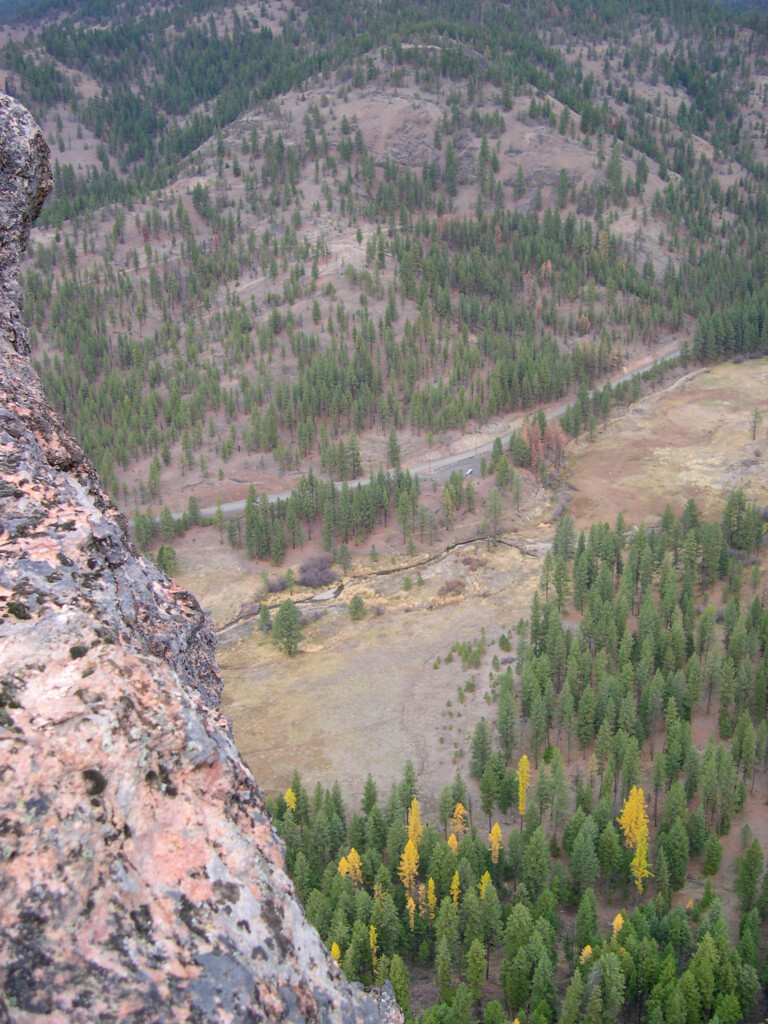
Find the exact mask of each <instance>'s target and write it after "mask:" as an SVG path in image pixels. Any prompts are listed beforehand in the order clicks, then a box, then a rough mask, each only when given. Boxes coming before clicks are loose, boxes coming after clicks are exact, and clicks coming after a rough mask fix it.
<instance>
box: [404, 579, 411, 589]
mask: <svg viewBox="0 0 768 1024" xmlns="http://www.w3.org/2000/svg"><path fill="white" fill-rule="evenodd" d="M412 586H413V580H412V579H411V577H410V576H404V577H403V590H410V589H411V587H412Z"/></svg>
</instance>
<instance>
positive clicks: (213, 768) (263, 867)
mask: <svg viewBox="0 0 768 1024" xmlns="http://www.w3.org/2000/svg"><path fill="white" fill-rule="evenodd" d="M50 188H51V172H50V165H49V158H48V149H47V146H46V144H45V142H44V141H43V139H42V136H41V134H40V131H39V129H38V128H37V126H36V125H35V124H34V122H33V120H32V118H31V117H30V115H29V114H28V113H27V111H26V110H25V109H24V108H23V107H21V106H20V105H19V104H18V103H16V102H15V101H14V100H12V99H10V98H9V97H7V96H4V95H2V94H0V392H2V403H1V404H0V1022H6V1021H14V1022H25V1024H26V1022H32V1021H37V1020H43V1019H44V1020H45V1021H49V1022H52V1024H57V1022H61V1024H65V1022H67V1024H78V1022H91V1021H100V1022H105V1024H106V1022H110V1021H130V1022H132V1024H139V1022H153V1021H158V1022H160V1021H190V1022H208V1021H212V1022H213V1021H215V1022H219V1021H220V1022H232V1024H234V1022H239V1021H272V1020H275V1021H277V1020H281V1021H282V1020H285V1021H296V1022H299V1021H318V1022H320V1021H328V1022H336V1021H339V1022H347V1021H349V1022H357V1021H359V1022H371V1024H374V1022H379V1021H388V1022H392V1024H395V1022H400V1021H402V1019H403V1015H402V1013H401V1011H400V1010H399V1008H398V1007H397V1005H396V1003H395V1002H394V1000H393V999H392V996H391V989H390V988H388V986H387V987H385V989H384V990H383V991H382V992H380V993H366V992H364V991H363V990H362V989H361V988H359V987H358V986H355V985H350V984H348V983H347V981H346V980H345V978H344V976H343V974H342V973H341V971H340V970H339V968H338V967H337V965H336V964H335V962H334V961H333V959H332V958H331V957H330V956H329V954H328V952H327V950H326V949H325V947H324V946H323V944H322V942H321V941H320V938H319V936H318V935H317V933H316V932H315V930H314V929H313V928H312V926H311V925H310V924H309V923H308V922H307V921H306V919H305V917H304V914H303V911H302V909H301V906H300V904H299V902H298V900H297V899H296V896H295V894H294V891H293V887H292V885H291V882H290V880H289V879H288V877H287V875H286V874H285V869H284V857H283V848H282V845H281V842H280V840H279V838H278V837H277V835H276V834H275V832H274V830H273V828H272V826H271V823H270V821H269V818H268V816H267V813H266V811H265V809H264V804H263V801H262V798H261V795H260V793H259V790H258V787H257V785H256V783H255V781H254V779H253V776H252V775H251V773H250V771H249V770H248V768H247V767H246V766H245V765H244V764H243V762H242V761H241V759H240V757H239V754H238V752H237V750H236V748H235V745H234V742H233V740H232V735H231V731H230V729H229V725H228V722H227V720H226V719H225V718H224V717H223V716H222V715H221V714H220V713H219V710H218V709H219V697H220V692H221V677H220V675H219V671H218V668H217V666H216V662H215V659H214V638H213V632H212V630H211V627H210V623H209V621H208V619H207V617H206V615H205V614H204V612H203V611H202V610H201V608H200V606H199V605H198V603H197V601H196V600H195V599H194V597H192V596H191V595H190V594H188V593H186V592H185V591H183V590H181V589H180V588H179V587H177V586H175V585H174V584H173V583H172V582H171V581H170V580H169V579H168V578H167V577H166V576H164V575H163V574H162V573H160V572H158V571H157V569H156V568H155V567H154V566H153V565H152V564H151V563H150V562H149V561H147V560H146V559H145V558H143V557H142V556H140V555H139V554H138V553H137V551H136V550H135V548H134V547H133V545H132V543H131V541H130V539H129V537H128V535H127V531H126V524H125V521H124V519H123V517H122V515H121V514H120V513H119V512H118V511H117V509H116V508H115V507H114V506H113V505H112V504H111V503H110V501H109V499H108V498H107V497H106V495H105V494H104V493H103V492H102V491H101V489H100V487H99V483H98V480H97V477H96V474H95V472H94V470H93V468H92V466H91V465H90V463H89V462H88V460H87V459H86V457H85V455H84V453H83V451H82V449H81V448H80V446H79V445H78V444H77V442H76V441H74V440H73V439H72V438H71V437H70V436H69V435H68V434H67V432H66V430H65V429H64V427H63V426H62V425H61V423H60V422H59V421H58V419H57V418H56V416H55V415H54V414H53V412H52V411H51V409H50V408H49V406H48V405H47V402H46V400H45V396H44V394H43V391H42V388H41V386H40V382H39V381H38V379H37V376H36V374H35V373H34V370H33V369H32V366H31V365H30V363H29V360H28V358H27V355H28V352H29V344H28V340H27V332H26V329H25V328H24V325H23V321H22V317H21V302H20V289H19V274H18V272H19V260H20V258H21V255H22V252H23V249H24V246H25V245H26V241H27V238H28V235H29V228H30V224H31V222H32V220H33V219H34V217H35V216H36V215H37V213H38V212H39V210H40V208H41V206H42V203H43V201H44V199H45V196H46V195H47V193H48V192H49V191H50Z"/></svg>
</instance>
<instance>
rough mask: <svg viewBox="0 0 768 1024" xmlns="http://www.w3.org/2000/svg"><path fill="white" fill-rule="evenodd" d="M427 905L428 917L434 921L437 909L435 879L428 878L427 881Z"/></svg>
mask: <svg viewBox="0 0 768 1024" xmlns="http://www.w3.org/2000/svg"><path fill="white" fill-rule="evenodd" d="M427 906H428V907H429V919H430V921H434V919H435V911H436V910H437V893H436V892H435V880H434V878H430V879H429V881H428V882H427Z"/></svg>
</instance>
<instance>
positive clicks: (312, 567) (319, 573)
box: [299, 555, 338, 587]
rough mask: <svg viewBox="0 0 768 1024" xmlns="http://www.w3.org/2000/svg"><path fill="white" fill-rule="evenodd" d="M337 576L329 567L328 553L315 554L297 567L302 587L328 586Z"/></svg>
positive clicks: (329, 557)
mask: <svg viewBox="0 0 768 1024" xmlns="http://www.w3.org/2000/svg"><path fill="white" fill-rule="evenodd" d="M337 579H338V577H337V576H336V573H335V572H334V571H333V569H332V568H331V556H330V555H317V556H316V557H315V558H310V559H308V560H307V561H306V562H303V563H302V565H301V567H300V569H299V583H300V584H301V585H302V587H329V586H330V585H331V583H335V582H336V580H337Z"/></svg>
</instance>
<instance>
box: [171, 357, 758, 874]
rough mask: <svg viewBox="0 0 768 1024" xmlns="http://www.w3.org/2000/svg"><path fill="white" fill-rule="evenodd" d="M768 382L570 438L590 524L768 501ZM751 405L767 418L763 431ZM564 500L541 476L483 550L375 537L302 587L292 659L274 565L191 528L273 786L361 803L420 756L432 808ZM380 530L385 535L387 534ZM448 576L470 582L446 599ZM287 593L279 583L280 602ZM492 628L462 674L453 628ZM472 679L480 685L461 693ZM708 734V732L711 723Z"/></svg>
mask: <svg viewBox="0 0 768 1024" xmlns="http://www.w3.org/2000/svg"><path fill="white" fill-rule="evenodd" d="M766 384H768V361H766V360H762V361H758V362H750V363H743V364H741V365H734V364H728V365H724V366H718V367H715V368H713V369H711V370H696V371H693V372H690V373H688V374H687V375H685V376H684V377H683V378H681V379H680V380H678V381H676V382H675V383H673V384H671V385H670V386H669V387H668V388H667V389H662V390H659V391H657V392H656V393H653V394H651V395H649V396H647V397H646V398H644V399H643V400H642V401H641V402H640V403H639V404H638V406H636V407H632V408H630V409H629V410H628V411H627V412H626V413H625V414H622V415H617V416H616V417H615V418H614V419H612V420H609V423H608V426H607V428H606V429H604V430H602V431H601V432H600V433H599V434H598V435H597V437H596V439H595V440H594V441H593V442H590V441H589V440H588V439H584V440H579V441H577V442H576V443H575V444H573V445H572V448H571V450H570V451H569V455H568V466H567V470H566V475H567V481H568V483H569V484H570V485H571V486H572V487H573V488H574V492H573V500H572V503H571V509H572V511H573V513H574V515H575V517H576V523H577V529H581V528H588V527H589V524H590V523H591V522H594V521H595V520H607V521H609V522H614V521H615V519H616V516H617V514H618V513H619V511H623V512H624V515H625V517H626V519H627V521H628V522H629V523H630V524H637V523H639V522H646V523H651V522H654V521H655V520H656V519H657V518H658V516H659V515H660V514H661V512H662V510H663V508H664V506H665V505H666V503H667V502H669V503H670V504H671V505H672V506H673V508H675V509H676V510H677V511H680V510H681V509H682V507H683V506H684V504H685V502H686V501H687V500H688V498H690V497H693V498H694V499H695V500H696V501H697V503H698V504H699V505H700V507H701V508H702V510H703V511H704V512H705V513H706V514H707V515H713V516H714V515H717V514H718V511H719V509H720V507H721V505H722V503H723V501H724V498H725V496H726V494H727V492H728V491H729V490H730V489H731V488H733V487H734V486H736V485H737V484H739V483H742V484H743V485H744V486H745V488H746V489H747V493H748V494H749V496H750V497H751V498H754V499H755V500H757V501H758V502H761V503H768V472H767V469H768V465H767V459H768V456H767V455H766V452H767V450H768V445H767V444H766V431H765V424H766V423H768V388H767V387H766ZM755 407H757V408H759V409H761V411H762V413H763V416H764V420H763V425H761V427H760V429H759V431H758V437H757V439H756V440H755V441H752V439H751V426H750V414H751V411H752V410H753V409H754V408H755ZM554 504H555V499H554V496H553V495H552V494H550V493H549V492H546V491H543V490H541V491H539V492H538V497H537V498H536V497H531V499H530V502H529V504H528V506H527V507H526V508H524V509H523V510H522V513H523V514H522V515H521V517H520V518H521V523H519V524H518V528H519V532H517V533H515V534H512V533H508V534H507V535H506V536H505V540H506V541H507V542H509V544H511V545H516V546H507V544H500V545H499V546H498V547H497V548H496V549H495V550H494V551H487V550H486V547H485V545H484V544H483V543H482V542H478V543H475V544H469V545H461V546H458V547H455V548H454V549H453V550H451V551H449V552H443V553H440V552H439V551H435V552H432V553H429V552H427V553H423V554H418V555H416V556H414V557H413V558H411V559H405V558H398V559H396V560H394V556H392V557H389V556H388V557H386V558H381V559H380V560H379V561H378V562H377V563H376V564H375V565H374V564H373V563H371V562H370V559H369V558H368V557H367V551H368V548H366V550H365V552H363V551H362V550H361V551H360V552H356V553H355V555H356V557H355V561H354V562H353V565H352V567H351V570H350V575H349V576H348V577H347V578H346V579H345V580H344V581H343V583H344V586H343V589H342V591H341V593H340V594H339V595H338V596H336V597H334V596H333V595H332V594H331V595H326V596H325V599H323V600H312V599H311V596H312V595H311V593H310V592H308V591H301V589H300V588H297V589H296V592H295V594H294V599H295V600H296V601H297V602H298V603H299V606H300V607H301V608H302V610H303V611H304V612H305V613H306V614H307V616H308V617H310V618H314V621H313V622H311V623H310V624H309V625H308V626H307V627H306V628H305V631H304V640H303V642H302V645H301V650H300V652H299V654H298V656H297V657H296V658H293V659H289V658H286V657H285V656H283V655H282V654H280V653H279V652H278V651H277V650H276V649H275V648H274V647H273V646H272V645H271V644H270V643H269V642H268V641H267V640H266V639H265V638H264V637H263V636H262V634H261V633H260V632H259V630H258V620H257V616H256V614H255V613H256V611H257V608H258V603H259V594H260V593H261V591H262V580H261V578H260V573H259V570H260V568H261V567H260V566H257V565H256V563H248V562H247V561H246V560H245V559H244V556H243V555H242V554H241V553H237V552H232V551H230V549H229V548H228V547H227V546H226V545H223V546H222V545H221V544H220V543H219V538H218V535H217V534H216V533H215V532H214V531H212V530H202V531H196V532H195V533H194V534H191V535H190V539H188V541H186V542H183V544H182V545H181V546H180V549H179V554H180V563H181V568H182V575H181V576H180V578H179V582H181V583H182V584H184V585H185V586H188V587H190V589H192V590H193V591H194V592H195V593H196V594H197V595H198V597H199V598H200V599H201V601H202V603H203V604H204V605H205V606H206V607H207V608H209V609H210V610H211V612H212V614H213V617H214V621H215V623H216V625H217V627H218V628H219V630H220V634H219V636H220V647H219V659H220V662H221V666H222V670H223V673H224V677H225V691H224V709H225V711H226V713H227V714H228V715H229V716H231V718H232V720H233V723H234V729H235V737H236V740H237V743H238V746H239V748H240V750H241V752H242V753H243V756H244V757H245V759H246V761H247V762H248V763H249V764H250V766H251V767H252V769H253V771H254V774H255V775H256V777H257V778H258V779H259V782H260V784H261V785H262V787H263V788H264V789H265V791H266V792H268V793H270V792H271V793H275V792H279V791H281V790H282V789H284V788H285V787H286V786H287V784H288V781H289V779H290V775H291V772H292V770H293V768H294V767H297V768H299V770H300V771H301V773H302V776H303V778H304V779H305V783H306V784H308V785H310V786H313V785H314V784H315V782H316V781H318V780H319V781H320V782H321V783H323V785H325V786H329V785H331V784H332V783H333V781H334V780H336V779H338V780H339V782H340V783H341V785H342V789H343V792H344V793H345V795H346V796H347V798H348V800H349V801H350V805H356V803H357V800H358V798H359V795H360V793H361V791H362V786H363V783H364V781H365V777H366V775H367V773H368V772H369V771H370V772H371V774H372V775H373V777H374V779H375V780H376V782H377V783H378V784H379V786H380V788H382V789H383V790H384V791H386V790H387V789H388V786H389V784H390V783H391V782H392V781H393V780H394V779H396V778H398V777H399V775H400V773H401V771H402V766H403V765H404V763H405V761H406V760H407V759H409V758H410V759H411V760H412V761H413V763H414V765H415V767H416V771H417V775H418V779H419V787H420V790H421V793H422V794H423V797H424V799H425V803H426V805H427V808H428V809H429V808H430V807H432V808H433V807H434V800H435V799H436V796H437V794H438V793H439V790H440V788H441V787H442V786H443V785H444V784H445V783H446V782H447V781H450V780H451V779H452V778H453V776H454V774H455V772H456V770H457V769H461V770H462V772H463V773H464V774H465V775H466V770H467V765H468V760H469V741H470V740H471V736H472V732H473V730H474V727H475V725H476V723H477V722H478V720H479V719H480V718H481V716H483V715H489V712H490V711H491V710H492V709H490V708H489V706H488V704H487V699H489V694H490V688H491V682H490V679H489V676H490V673H491V672H493V668H492V659H493V657H494V655H498V656H499V657H503V656H504V655H503V652H502V651H500V650H499V648H498V645H497V641H498V637H499V635H500V634H501V633H502V632H507V633H510V634H511V637H512V640H513V642H514V632H513V630H514V626H515V624H516V623H517V622H518V621H519V619H520V618H521V617H523V616H525V615H526V614H527V611H528V607H529V604H530V600H531V597H532V594H533V591H534V589H535V587H536V585H537V582H538V579H539V575H540V568H541V557H542V556H543V553H544V552H545V550H546V546H547V544H548V543H549V540H550V539H551V536H552V531H553V524H551V523H550V522H549V518H550V516H551V513H552V511H553V508H554ZM372 539H373V541H374V542H375V543H376V544H377V547H379V544H380V538H377V537H376V536H374V537H373V538H372ZM523 552H525V553H523ZM393 560H394V561H395V564H393ZM406 577H407V578H408V579H409V580H410V584H411V585H410V587H409V586H408V583H407V582H406ZM420 580H421V582H420ZM452 581H453V583H454V587H455V588H456V590H457V591H458V592H457V593H456V594H455V595H453V596H448V597H446V596H445V593H446V592H445V590H443V591H442V595H441V588H444V587H445V585H446V584H448V583H451V582H452ZM456 581H458V583H459V584H462V585H463V586H457V584H456ZM355 593H360V594H361V596H362V597H363V599H364V601H365V604H366V607H367V610H368V613H367V615H366V617H365V618H364V619H363V620H362V621H360V622H352V621H351V620H350V618H349V614H348V604H349V600H350V598H351V597H352V595H353V594H355ZM284 596H285V595H272V597H271V598H270V602H271V604H272V607H273V610H274V609H276V608H277V606H278V605H279V602H280V600H282V598H283V597H284ZM483 629H484V630H485V636H486V640H487V641H488V649H487V653H486V654H485V656H484V658H483V661H482V667H481V668H480V669H479V670H470V671H462V669H461V664H460V659H458V657H456V658H454V660H453V661H452V663H451V664H450V665H446V664H445V661H444V659H445V657H446V655H447V654H448V653H449V651H450V648H451V646H452V644H453V643H454V642H455V641H461V640H472V639H475V638H478V637H480V636H481V632H482V630H483ZM438 658H440V659H442V661H441V664H440V665H439V667H438V668H434V667H433V666H434V665H435V662H436V661H437V659H438ZM473 676H474V679H472V677H473ZM468 680H471V681H472V682H473V683H474V690H472V689H470V690H469V691H467V690H466V682H467V681H468ZM459 688H461V690H462V695H461V696H460V694H459ZM698 731H699V732H700V739H701V741H702V745H703V743H704V742H706V735H707V721H706V720H702V722H701V723H699V728H698ZM575 766H576V762H574V768H575ZM582 769H583V770H585V771H586V770H588V766H587V765H586V764H585V765H583V766H582ZM729 842H730V843H731V844H733V843H736V837H732V838H731V840H729ZM737 852H738V849H734V851H733V853H732V856H735V855H736V853H737Z"/></svg>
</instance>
